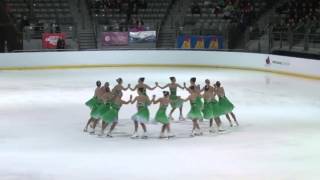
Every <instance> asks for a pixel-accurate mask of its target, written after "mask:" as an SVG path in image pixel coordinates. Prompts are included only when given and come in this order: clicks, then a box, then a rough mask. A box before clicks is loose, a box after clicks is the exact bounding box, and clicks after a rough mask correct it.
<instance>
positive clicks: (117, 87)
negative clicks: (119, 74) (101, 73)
mask: <svg viewBox="0 0 320 180" xmlns="http://www.w3.org/2000/svg"><path fill="white" fill-rule="evenodd" d="M116 81H117V83H118V84H117V85H115V86H114V87H113V89H112V94H114V95H119V96H122V91H126V90H128V89H129V88H130V84H128V86H127V87H126V88H124V87H123V86H122V84H123V80H122V78H118V79H117V80H116Z"/></svg>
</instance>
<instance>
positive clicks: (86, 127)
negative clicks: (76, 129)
mask: <svg viewBox="0 0 320 180" xmlns="http://www.w3.org/2000/svg"><path fill="white" fill-rule="evenodd" d="M92 121H94V119H93V118H92V117H91V118H90V119H89V120H88V122H87V124H86V126H85V127H84V129H83V131H84V132H87V131H88V127H89V124H90V123H91V122H92Z"/></svg>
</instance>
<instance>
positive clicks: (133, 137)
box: [131, 132, 139, 139]
mask: <svg viewBox="0 0 320 180" xmlns="http://www.w3.org/2000/svg"><path fill="white" fill-rule="evenodd" d="M138 137H139V135H138V133H137V132H134V133H133V134H132V136H131V139H137V138H138Z"/></svg>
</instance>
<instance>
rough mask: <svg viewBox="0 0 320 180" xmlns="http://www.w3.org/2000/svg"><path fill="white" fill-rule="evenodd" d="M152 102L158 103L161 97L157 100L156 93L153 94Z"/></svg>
mask: <svg viewBox="0 0 320 180" xmlns="http://www.w3.org/2000/svg"><path fill="white" fill-rule="evenodd" d="M151 102H152V103H153V104H157V103H159V102H160V99H157V100H156V95H153V97H152V101H151Z"/></svg>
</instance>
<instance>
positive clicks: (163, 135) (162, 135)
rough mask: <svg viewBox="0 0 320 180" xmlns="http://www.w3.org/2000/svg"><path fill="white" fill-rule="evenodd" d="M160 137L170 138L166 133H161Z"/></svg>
mask: <svg viewBox="0 0 320 180" xmlns="http://www.w3.org/2000/svg"><path fill="white" fill-rule="evenodd" d="M159 138H160V139H164V138H168V136H166V135H165V134H164V133H160V136H159Z"/></svg>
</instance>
